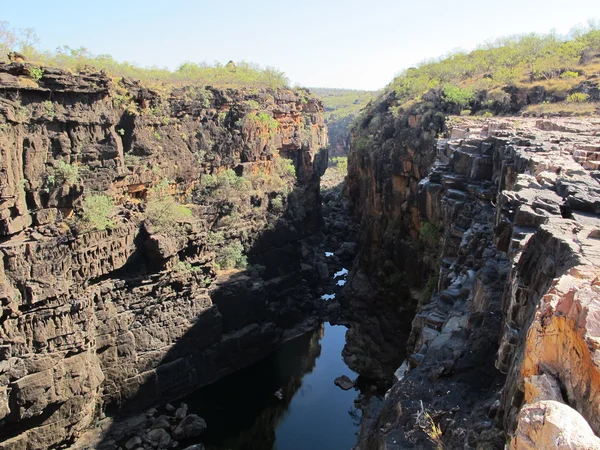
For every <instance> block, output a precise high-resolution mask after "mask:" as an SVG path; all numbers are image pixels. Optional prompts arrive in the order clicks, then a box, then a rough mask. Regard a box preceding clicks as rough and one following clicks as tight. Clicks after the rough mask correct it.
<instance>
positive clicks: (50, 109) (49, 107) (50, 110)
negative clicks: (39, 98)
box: [42, 100, 56, 120]
mask: <svg viewBox="0 0 600 450" xmlns="http://www.w3.org/2000/svg"><path fill="white" fill-rule="evenodd" d="M42 107H43V108H44V116H46V117H47V118H48V119H50V120H54V117H55V116H56V111H55V109H54V103H52V102H51V101H50V100H46V101H45V102H43V103H42Z"/></svg>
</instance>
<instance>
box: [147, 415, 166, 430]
mask: <svg viewBox="0 0 600 450" xmlns="http://www.w3.org/2000/svg"><path fill="white" fill-rule="evenodd" d="M170 427H171V423H170V422H169V418H168V417H167V416H163V415H161V416H158V418H157V419H156V420H155V421H154V423H153V424H152V426H151V427H150V428H151V429H153V430H156V429H158V428H163V429H165V430H166V429H168V428H170Z"/></svg>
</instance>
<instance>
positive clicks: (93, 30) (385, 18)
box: [0, 0, 594, 91]
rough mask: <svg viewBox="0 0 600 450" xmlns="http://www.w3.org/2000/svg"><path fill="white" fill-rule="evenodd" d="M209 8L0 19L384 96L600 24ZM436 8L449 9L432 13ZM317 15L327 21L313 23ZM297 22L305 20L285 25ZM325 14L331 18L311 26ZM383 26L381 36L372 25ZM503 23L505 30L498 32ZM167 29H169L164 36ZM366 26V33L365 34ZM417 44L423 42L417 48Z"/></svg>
mask: <svg viewBox="0 0 600 450" xmlns="http://www.w3.org/2000/svg"><path fill="white" fill-rule="evenodd" d="M202 3H205V2H191V1H180V2H177V4H176V5H165V4H163V3H160V2H141V1H140V0H134V1H130V2H127V3H123V2H120V3H119V2H116V1H115V0H107V1H106V2H105V3H104V4H103V8H102V9H101V10H97V9H95V8H94V6H93V5H86V4H80V3H78V2H75V1H73V0H65V1H62V2H61V5H62V6H63V7H62V8H56V7H49V6H48V5H47V4H45V3H43V2H42V1H41V0H31V1H30V2H28V3H27V5H25V4H18V5H17V4H15V3H11V4H9V5H5V7H4V11H3V12H4V14H3V17H1V18H0V19H2V20H6V21H7V22H8V23H9V25H10V27H11V28H14V29H25V28H34V29H35V31H36V33H37V35H38V36H39V42H38V43H37V45H36V48H38V49H39V50H42V51H54V50H55V49H56V48H58V47H60V46H65V45H66V46H69V47H71V48H80V47H85V48H86V49H87V50H88V51H89V52H91V53H92V54H94V55H99V54H109V55H111V56H112V57H113V58H114V59H115V60H117V61H120V62H125V61H127V62H130V63H132V64H136V65H139V66H141V67H152V66H156V67H161V68H163V67H164V68H168V69H169V70H175V69H177V67H179V66H180V65H181V64H183V63H185V62H194V63H202V62H206V63H208V64H212V63H213V62H219V63H221V64H225V63H226V62H227V61H229V60H232V61H234V62H240V61H247V62H252V63H256V64H259V65H260V66H261V67H274V68H276V69H277V70H280V71H282V72H284V73H285V75H286V77H287V78H288V79H289V80H290V85H291V86H304V87H308V88H313V89H314V88H322V89H346V90H366V91H379V90H381V89H383V88H384V87H385V86H387V85H388V84H389V83H390V82H391V81H392V80H393V79H394V78H395V77H396V76H397V75H398V74H399V73H401V72H402V71H403V70H405V69H407V68H409V67H414V66H416V65H418V64H419V63H421V62H423V61H427V60H432V59H439V58H441V57H443V56H444V55H446V54H448V53H451V52H456V51H466V52H470V51H472V50H474V49H476V48H477V47H479V46H481V45H484V44H485V43H486V42H489V41H493V40H495V39H498V38H500V37H507V36H513V35H522V34H528V33H540V34H545V33H549V32H551V31H555V32H556V33H557V34H559V35H566V34H567V33H568V32H569V31H570V30H571V29H573V28H574V27H577V26H584V25H585V24H586V22H588V21H589V20H593V19H594V17H581V16H580V14H579V13H578V11H581V10H586V9H587V10H591V9H592V8H590V7H591V6H593V5H594V3H592V2H591V1H588V0H573V1H572V2H570V4H569V6H568V7H565V5H564V3H563V2H561V1H556V0H550V1H546V2H544V1H541V0H533V1H529V2H526V5H523V2H519V1H517V0H507V1H506V2H504V5H503V7H502V8H501V10H500V11H498V10H496V9H494V7H493V6H488V5H481V4H480V3H479V2H475V1H474V0H467V1H465V2H463V3H462V5H461V10H460V11H458V10H453V9H451V8H449V7H448V6H447V5H444V4H443V2H441V1H440V0H436V1H433V2H432V3H430V4H428V5H402V4H399V3H396V2H392V1H391V0H382V1H379V2H377V3H376V4H369V5H364V4H362V3H361V2H357V1H349V2H347V1H346V2H343V3H342V2H341V1H340V0H334V1H332V2H329V3H328V4H326V5H324V4H320V3H317V2H316V1H315V0H307V1H305V2H302V3H301V2H293V3H291V4H290V5H287V6H286V8H281V5H280V4H278V3H275V2H273V1H272V0H269V1H264V2H261V3H260V4H254V5H248V4H246V3H244V2H240V1H233V2H230V3H229V4H228V5H213V4H211V5H208V4H206V5H205V6H203V5H202ZM511 5H514V6H515V7H520V9H519V12H520V14H518V15H515V14H514V12H512V11H513V9H512V8H511ZM172 6H174V7H172ZM436 7H439V8H442V9H445V10H446V12H445V13H444V14H438V15H435V16H431V17H428V15H427V14H429V12H430V11H431V10H433V9H435V8H436ZM114 11H117V12H118V13H117V14H115V13H114ZM234 11H235V12H234ZM314 11H317V12H319V13H320V14H321V15H320V16H318V17H315V16H313V15H310V14H308V18H307V17H306V16H307V14H306V13H312V12H314ZM534 12H535V14H533V13H534ZM184 13H185V14H184ZM303 13H304V15H303ZM530 13H531V14H530ZM403 15H406V16H409V17H412V16H420V17H426V20H427V21H429V22H430V24H429V26H428V27H427V28H424V27H423V26H422V25H421V24H420V23H419V22H420V21H412V22H408V23H406V24H405V25H404V24H400V25H402V27H401V28H394V25H396V18H397V17H400V18H403V17H404V16H403ZM440 16H442V17H440ZM295 17H301V18H303V20H302V21H300V22H299V23H294V24H292V25H291V26H292V28H290V26H288V27H287V28H285V27H284V25H285V24H286V23H288V22H289V19H291V18H295ZM321 17H322V18H323V22H319V23H317V24H316V25H315V24H314V23H313V22H311V21H317V19H318V18H321ZM307 21H308V22H307ZM328 21H329V22H328ZM400 22H401V20H400ZM373 23H374V24H375V26H374V27H373V28H372V30H370V29H366V28H365V26H364V24H373ZM499 23H501V24H502V26H501V29H500V30H496V28H498V27H499V26H498V24H499ZM198 24H200V26H198ZM256 24H258V25H260V26H259V27H257V26H256ZM311 24H312V28H311ZM377 24H380V25H381V26H378V25H377ZM165 27H166V29H167V32H166V33H160V32H159V31H160V30H161V29H163V28H165ZM282 27H283V28H285V29H284V30H283V31H284V32H283V33H282V32H281V31H282ZM293 27H296V28H293ZM363 28H364V29H365V33H364V34H361V33H357V32H356V30H357V29H358V30H362V29H363ZM424 29H426V31H427V32H426V33H423V30H424ZM172 30H176V31H172ZM171 31H172V32H171ZM490 31H491V32H490ZM273 32H274V34H271V35H270V34H269V33H273ZM277 33H279V34H277ZM171 34H172V36H171ZM413 38H416V39H418V43H417V44H416V45H415V42H413ZM206 41H209V42H210V45H209V46H208V47H204V48H202V50H201V51H200V52H198V50H196V45H197V43H198V42H201V43H202V45H204V42H206Z"/></svg>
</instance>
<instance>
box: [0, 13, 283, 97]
mask: <svg viewBox="0 0 600 450" xmlns="http://www.w3.org/2000/svg"><path fill="white" fill-rule="evenodd" d="M38 41H39V38H38V36H37V35H36V33H35V30H34V29H33V28H27V29H25V30H14V29H12V28H11V27H10V24H9V23H8V22H6V21H0V61H1V60H4V61H5V60H6V54H7V53H8V52H9V51H11V50H16V51H18V52H20V53H22V54H23V55H24V56H25V57H26V58H27V61H31V62H35V63H38V64H42V65H48V66H53V67H60V68H62V69H65V70H71V71H75V72H78V71H81V70H83V69H85V68H87V67H94V68H96V69H98V70H102V69H103V70H105V71H106V72H108V73H109V74H110V75H112V76H125V77H132V78H137V79H139V80H142V81H144V82H146V83H168V84H191V83H197V84H202V85H212V86H220V87H239V86H245V87H255V88H262V87H266V88H280V87H285V86H288V85H289V80H288V79H287V77H286V76H285V74H284V73H283V72H281V71H279V70H277V69H276V68H274V67H264V68H263V67H261V66H259V65H258V64H254V63H250V62H245V61H240V62H237V63H235V64H225V65H224V64H221V63H218V62H216V63H214V64H212V65H211V64H207V63H205V62H201V63H194V62H185V63H183V64H181V65H180V66H179V67H178V68H177V69H176V70H174V71H171V70H169V69H166V68H163V67H156V66H153V67H140V66H137V65H135V64H132V63H130V62H127V61H125V62H119V61H116V60H115V59H114V58H113V57H112V56H110V55H106V54H103V55H94V54H92V53H90V52H89V51H88V50H87V49H86V48H84V47H80V48H71V47H69V46H67V45H64V46H62V47H59V48H58V49H56V50H55V51H41V50H38V49H37V48H36V47H35V45H36V44H37V42H38Z"/></svg>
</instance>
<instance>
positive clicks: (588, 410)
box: [521, 266, 600, 432]
mask: <svg viewBox="0 0 600 450" xmlns="http://www.w3.org/2000/svg"><path fill="white" fill-rule="evenodd" d="M599 273H600V272H599V270H598V268H597V267H593V266H584V267H582V266H579V267H575V268H572V269H571V270H569V271H568V273H567V274H565V275H563V276H562V277H560V278H558V279H556V280H555V282H554V284H553V286H552V287H551V288H550V290H549V291H548V293H547V294H546V295H545V296H544V297H543V298H542V302H541V304H540V306H539V308H538V311H537V313H536V315H535V319H534V321H533V323H532V325H531V328H530V329H529V332H528V335H527V341H526V347H525V354H524V361H523V366H522V368H521V374H522V376H523V377H524V378H527V377H531V376H533V375H538V374H541V373H551V374H552V375H554V376H556V377H557V378H558V379H559V380H560V381H561V384H562V385H563V386H564V390H565V392H566V395H567V398H566V399H565V401H567V402H568V403H569V404H571V405H573V406H574V407H575V408H576V409H577V410H578V411H580V412H581V413H582V415H583V416H584V417H585V418H586V419H587V420H588V422H589V423H590V425H591V426H592V428H593V429H594V430H595V431H596V432H598V430H600V414H599V413H600V360H599V358H598V356H599V355H598V354H597V351H598V340H599V339H600V286H598V285H597V283H596V281H597V279H598V274H599ZM528 387H531V385H530V384H528V383H525V401H526V403H529V402H530V401H531V400H532V397H533V396H534V395H533V392H532V391H531V389H529V388H528Z"/></svg>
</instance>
